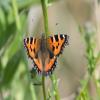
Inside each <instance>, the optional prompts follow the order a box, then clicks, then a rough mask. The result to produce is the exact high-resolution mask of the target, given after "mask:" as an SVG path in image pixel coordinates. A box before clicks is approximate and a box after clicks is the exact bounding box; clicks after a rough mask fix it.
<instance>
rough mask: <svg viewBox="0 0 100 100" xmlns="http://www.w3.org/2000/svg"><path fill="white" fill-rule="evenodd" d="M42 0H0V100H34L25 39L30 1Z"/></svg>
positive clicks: (31, 2) (36, 2)
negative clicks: (24, 43) (24, 44)
mask: <svg viewBox="0 0 100 100" xmlns="http://www.w3.org/2000/svg"><path fill="white" fill-rule="evenodd" d="M39 3H40V0H0V100H35V93H34V88H33V87H34V86H33V87H31V85H30V78H29V75H28V74H29V72H28V66H27V61H26V57H25V54H24V46H23V39H24V36H25V34H26V32H27V30H26V25H27V24H26V23H27V16H28V10H29V7H30V6H31V5H34V4H39Z"/></svg>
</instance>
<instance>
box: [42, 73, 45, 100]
mask: <svg viewBox="0 0 100 100" xmlns="http://www.w3.org/2000/svg"><path fill="white" fill-rule="evenodd" d="M42 88H43V96H44V100H46V91H45V76H44V75H42Z"/></svg>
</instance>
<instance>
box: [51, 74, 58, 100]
mask: <svg viewBox="0 0 100 100" xmlns="http://www.w3.org/2000/svg"><path fill="white" fill-rule="evenodd" d="M50 78H51V81H52V84H53V88H54V95H55V100H60V96H59V92H58V84H57V79H56V77H55V76H54V74H52V75H51V76H50Z"/></svg>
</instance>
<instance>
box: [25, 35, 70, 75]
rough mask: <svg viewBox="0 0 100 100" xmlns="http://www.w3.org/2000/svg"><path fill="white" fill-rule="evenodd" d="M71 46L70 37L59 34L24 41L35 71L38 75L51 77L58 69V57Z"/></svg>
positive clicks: (29, 38)
mask: <svg viewBox="0 0 100 100" xmlns="http://www.w3.org/2000/svg"><path fill="white" fill-rule="evenodd" d="M68 44H69V36H68V35H65V34H57V35H53V36H49V37H48V38H45V36H44V35H42V37H41V38H35V37H27V38H25V39H24V46H25V48H26V51H27V54H28V56H29V58H31V59H32V61H33V65H34V66H33V69H35V70H36V72H37V73H38V74H42V75H45V76H47V75H50V74H52V72H53V70H54V69H55V67H56V63H57V57H58V56H59V55H60V54H61V53H62V51H63V48H64V47H65V46H66V45H68Z"/></svg>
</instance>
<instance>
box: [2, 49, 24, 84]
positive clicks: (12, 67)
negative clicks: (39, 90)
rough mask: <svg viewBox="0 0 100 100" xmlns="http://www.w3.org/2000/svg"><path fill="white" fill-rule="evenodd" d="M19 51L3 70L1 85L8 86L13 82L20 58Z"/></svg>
mask: <svg viewBox="0 0 100 100" xmlns="http://www.w3.org/2000/svg"><path fill="white" fill-rule="evenodd" d="M21 54H22V52H21V50H19V51H17V53H16V54H15V55H13V56H12V58H11V59H10V60H9V61H8V63H7V65H6V68H5V70H4V77H3V85H9V84H10V82H11V81H12V80H13V78H14V75H15V73H16V71H17V69H18V65H19V63H20V60H21V58H22V55H21Z"/></svg>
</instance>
